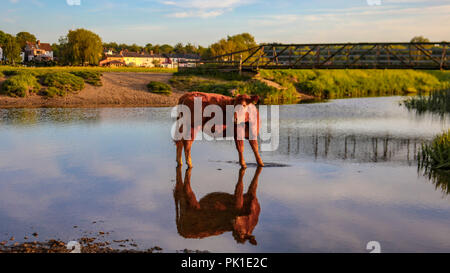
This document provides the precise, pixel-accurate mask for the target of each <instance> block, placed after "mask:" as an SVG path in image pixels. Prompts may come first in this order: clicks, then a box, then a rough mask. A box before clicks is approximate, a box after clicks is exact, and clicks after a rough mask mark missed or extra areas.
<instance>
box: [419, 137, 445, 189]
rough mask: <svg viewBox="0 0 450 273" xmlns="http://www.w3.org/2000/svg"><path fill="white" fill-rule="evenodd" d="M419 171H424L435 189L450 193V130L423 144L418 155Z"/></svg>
mask: <svg viewBox="0 0 450 273" xmlns="http://www.w3.org/2000/svg"><path fill="white" fill-rule="evenodd" d="M418 159H419V169H421V170H423V171H424V174H425V175H427V176H428V177H429V178H430V179H431V180H432V181H433V183H434V184H435V185H436V188H440V189H441V190H442V191H443V192H444V193H446V194H449V193H450V130H448V131H447V132H445V133H443V134H441V135H439V136H437V137H436V138H435V139H434V140H433V141H432V142H431V143H430V144H423V145H422V149H421V151H419V153H418Z"/></svg>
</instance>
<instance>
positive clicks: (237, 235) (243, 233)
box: [232, 216, 258, 245]
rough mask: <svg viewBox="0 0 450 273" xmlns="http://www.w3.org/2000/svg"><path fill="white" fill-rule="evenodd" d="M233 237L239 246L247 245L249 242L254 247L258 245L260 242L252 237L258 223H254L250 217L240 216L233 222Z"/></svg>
mask: <svg viewBox="0 0 450 273" xmlns="http://www.w3.org/2000/svg"><path fill="white" fill-rule="evenodd" d="M232 223H233V237H234V239H235V240H236V242H238V243H239V244H245V242H247V241H249V242H250V244H252V245H257V244H258V242H257V241H256V239H255V236H253V235H252V230H253V229H254V228H255V226H256V223H257V222H255V223H252V221H251V218H250V217H249V216H238V217H236V219H234V220H233V222H232Z"/></svg>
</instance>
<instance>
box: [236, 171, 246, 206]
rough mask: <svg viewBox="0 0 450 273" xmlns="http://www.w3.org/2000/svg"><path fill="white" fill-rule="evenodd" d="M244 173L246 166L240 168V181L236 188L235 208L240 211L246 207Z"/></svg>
mask: <svg viewBox="0 0 450 273" xmlns="http://www.w3.org/2000/svg"><path fill="white" fill-rule="evenodd" d="M244 175H245V168H241V169H240V170H239V178H238V183H237V184H236V188H235V190H234V199H235V202H236V203H235V208H236V209H237V210H238V211H240V210H242V208H243V207H244Z"/></svg>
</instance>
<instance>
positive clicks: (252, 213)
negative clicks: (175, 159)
mask: <svg viewBox="0 0 450 273" xmlns="http://www.w3.org/2000/svg"><path fill="white" fill-rule="evenodd" d="M261 170H262V168H261V167H258V168H257V169H256V172H255V175H254V177H253V180H252V182H251V184H250V186H249V188H248V191H247V193H245V194H244V183H243V178H244V175H245V169H241V170H240V171H239V178H238V182H237V185H236V189H235V191H234V195H233V194H228V193H221V192H214V193H210V194H208V195H206V196H205V197H203V198H202V199H201V200H200V201H197V198H196V196H195V194H194V192H193V191H192V188H191V171H192V169H191V168H189V169H187V170H186V174H185V177H184V183H183V178H182V170H181V167H178V168H177V184H176V186H175V189H174V197H175V206H176V214H177V215H176V217H177V218H176V222H177V229H178V233H179V234H180V235H181V236H183V237H184V238H192V239H193V238H195V239H201V238H205V237H210V236H217V235H220V234H222V233H225V232H228V231H232V232H233V237H234V238H235V239H236V241H237V242H238V243H241V244H244V243H245V242H246V241H247V240H248V241H249V242H250V243H251V244H253V245H256V244H257V242H256V240H255V236H253V235H252V232H253V230H254V229H255V227H256V225H257V224H258V219H259V213H260V211H261V207H260V206H259V202H258V198H257V197H256V189H257V187H258V177H259V174H260V173H261Z"/></svg>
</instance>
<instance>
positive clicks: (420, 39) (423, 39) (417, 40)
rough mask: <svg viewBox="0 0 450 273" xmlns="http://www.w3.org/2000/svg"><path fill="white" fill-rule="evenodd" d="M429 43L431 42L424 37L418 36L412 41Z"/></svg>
mask: <svg viewBox="0 0 450 273" xmlns="http://www.w3.org/2000/svg"><path fill="white" fill-rule="evenodd" d="M429 42H430V40H429V39H428V38H425V37H423V36H416V37H414V38H412V39H411V43H429Z"/></svg>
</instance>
